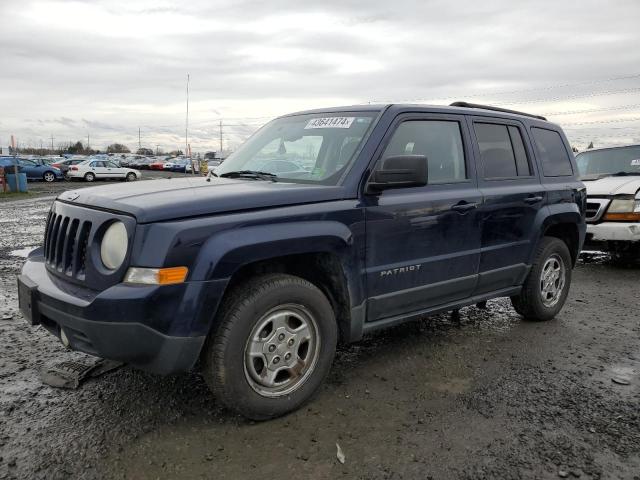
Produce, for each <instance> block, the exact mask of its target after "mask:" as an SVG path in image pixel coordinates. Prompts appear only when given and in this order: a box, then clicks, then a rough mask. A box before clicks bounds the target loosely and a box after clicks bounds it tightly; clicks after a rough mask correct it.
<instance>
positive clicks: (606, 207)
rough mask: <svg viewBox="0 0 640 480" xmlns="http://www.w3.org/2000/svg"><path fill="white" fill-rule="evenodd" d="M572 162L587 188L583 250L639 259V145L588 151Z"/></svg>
mask: <svg viewBox="0 0 640 480" xmlns="http://www.w3.org/2000/svg"><path fill="white" fill-rule="evenodd" d="M576 162H577V164H578V169H579V170H580V177H581V180H582V181H583V182H584V184H585V185H586V187H587V238H586V242H585V249H589V248H594V249H598V250H603V251H606V252H609V253H610V254H611V255H612V257H613V259H614V260H616V261H618V262H619V263H628V262H633V261H636V260H640V145H629V146H624V147H612V148H600V149H594V150H588V151H586V152H582V153H580V154H578V155H577V156H576Z"/></svg>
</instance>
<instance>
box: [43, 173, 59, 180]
mask: <svg viewBox="0 0 640 480" xmlns="http://www.w3.org/2000/svg"><path fill="white" fill-rule="evenodd" d="M42 179H43V180H44V181H45V182H47V183H51V182H55V181H56V175H55V174H54V173H53V172H44V174H43V175H42Z"/></svg>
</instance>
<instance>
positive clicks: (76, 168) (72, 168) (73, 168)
mask: <svg viewBox="0 0 640 480" xmlns="http://www.w3.org/2000/svg"><path fill="white" fill-rule="evenodd" d="M69 170H73V171H74V172H77V171H78V167H70V168H69Z"/></svg>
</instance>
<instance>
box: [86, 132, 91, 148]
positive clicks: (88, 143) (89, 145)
mask: <svg viewBox="0 0 640 480" xmlns="http://www.w3.org/2000/svg"><path fill="white" fill-rule="evenodd" d="M90 148H91V142H90V141H89V134H88V133H87V150H89V149H90Z"/></svg>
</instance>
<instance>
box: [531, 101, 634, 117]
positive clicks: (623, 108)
mask: <svg viewBox="0 0 640 480" xmlns="http://www.w3.org/2000/svg"><path fill="white" fill-rule="evenodd" d="M636 108H640V103H636V104H633V105H622V106H618V107H607V108H592V109H588V110H573V111H571V110H570V111H566V112H545V113H542V115H544V116H546V117H554V116H555V117H559V116H561V115H576V114H580V113H596V112H613V111H620V110H635V109H636Z"/></svg>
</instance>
